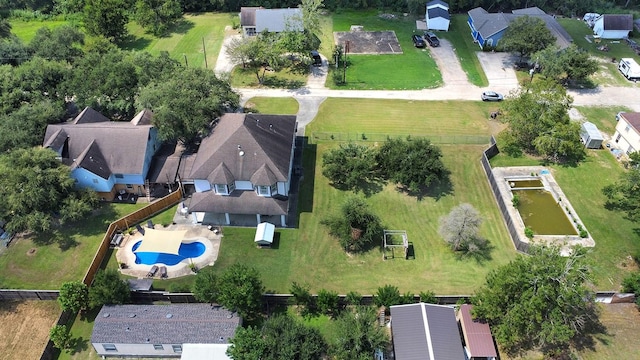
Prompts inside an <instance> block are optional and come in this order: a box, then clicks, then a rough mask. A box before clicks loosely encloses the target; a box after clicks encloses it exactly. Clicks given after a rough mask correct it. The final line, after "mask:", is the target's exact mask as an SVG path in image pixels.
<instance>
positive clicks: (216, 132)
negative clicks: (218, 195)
mask: <svg viewBox="0 0 640 360" xmlns="http://www.w3.org/2000/svg"><path fill="white" fill-rule="evenodd" d="M295 131H296V116H295V115H262V114H237V113H229V114H224V115H223V116H222V117H221V118H220V121H218V124H217V125H216V127H215V128H214V129H213V131H212V132H211V134H210V135H209V136H207V137H206V138H204V139H203V140H202V143H201V144H200V148H199V149H198V153H197V154H196V158H195V161H194V163H193V168H192V170H191V174H190V175H189V178H191V179H209V178H210V176H212V173H213V172H214V170H215V169H216V168H218V166H220V165H221V164H225V167H226V168H227V169H228V170H229V172H230V173H231V175H232V176H233V178H234V179H235V180H236V181H248V180H250V179H251V178H252V176H254V174H255V173H256V171H258V170H259V169H261V168H263V167H264V166H266V167H267V168H268V169H269V171H271V172H272V173H273V176H275V179H276V180H277V181H283V182H284V181H287V180H288V178H289V165H290V164H289V162H290V160H291V152H292V151H293V140H294V136H295ZM215 176H216V177H217V176H218V174H216V175H215ZM225 176H227V175H225ZM225 183H226V182H225Z"/></svg>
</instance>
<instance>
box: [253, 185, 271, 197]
mask: <svg viewBox="0 0 640 360" xmlns="http://www.w3.org/2000/svg"><path fill="white" fill-rule="evenodd" d="M269 190H270V188H269V186H265V185H258V186H256V192H257V193H258V195H260V196H269V195H271V193H270V191H269Z"/></svg>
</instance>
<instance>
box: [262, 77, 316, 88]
mask: <svg viewBox="0 0 640 360" xmlns="http://www.w3.org/2000/svg"><path fill="white" fill-rule="evenodd" d="M304 84H305V82H304V81H300V80H291V79H285V78H280V77H277V76H273V77H265V79H264V81H263V82H262V85H264V86H266V87H270V88H281V89H299V88H301V87H303V86H304Z"/></svg>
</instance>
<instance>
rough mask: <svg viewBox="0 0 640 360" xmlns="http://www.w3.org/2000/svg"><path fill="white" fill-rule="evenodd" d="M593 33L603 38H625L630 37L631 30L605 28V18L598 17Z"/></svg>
mask: <svg viewBox="0 0 640 360" xmlns="http://www.w3.org/2000/svg"><path fill="white" fill-rule="evenodd" d="M593 33H594V34H596V35H598V36H600V37H601V38H602V39H624V38H626V37H629V30H605V29H604V19H603V18H599V19H597V20H596V22H595V23H594V24H593Z"/></svg>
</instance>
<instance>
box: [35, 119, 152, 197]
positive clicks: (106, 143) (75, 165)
mask: <svg viewBox="0 0 640 360" xmlns="http://www.w3.org/2000/svg"><path fill="white" fill-rule="evenodd" d="M152 117H153V113H152V112H151V111H149V110H142V111H140V112H139V113H138V114H137V115H136V116H135V117H134V118H133V119H132V120H131V121H110V120H109V119H107V118H106V117H105V116H103V115H102V114H100V113H98V112H97V111H95V110H93V109H92V108H90V107H87V108H85V109H84V110H83V111H82V112H81V113H80V114H79V115H78V116H76V118H75V119H73V120H72V121H70V122H67V123H62V124H51V125H48V126H47V130H46V132H45V136H44V142H43V144H42V146H43V147H45V148H49V149H51V150H53V151H55V152H56V153H57V154H58V158H59V159H60V161H62V163H64V164H66V165H68V166H69V167H70V168H71V177H73V178H74V179H75V181H76V185H77V186H78V187H82V188H89V189H92V190H94V191H96V192H97V193H98V196H99V197H101V198H103V199H104V200H113V199H114V198H116V197H117V196H120V197H122V195H124V194H135V195H138V196H141V195H144V194H146V191H147V187H146V186H145V180H146V179H147V173H148V172H149V167H150V165H151V159H152V157H153V155H154V154H155V153H156V151H157V150H158V149H159V148H160V145H161V144H160V142H159V141H158V131H157V129H156V128H155V127H154V126H153V125H152V124H151V119H152Z"/></svg>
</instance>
